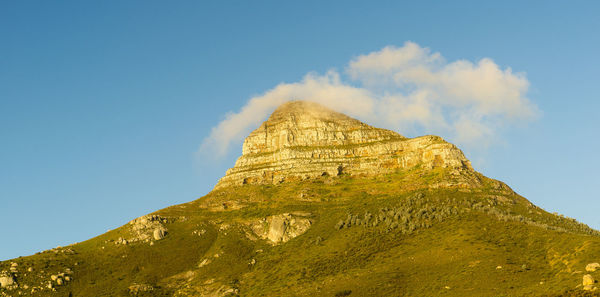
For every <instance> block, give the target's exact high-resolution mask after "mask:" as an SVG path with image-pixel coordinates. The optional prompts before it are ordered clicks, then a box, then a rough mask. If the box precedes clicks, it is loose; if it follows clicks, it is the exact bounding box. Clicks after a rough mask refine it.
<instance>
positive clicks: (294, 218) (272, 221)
mask: <svg viewBox="0 0 600 297" xmlns="http://www.w3.org/2000/svg"><path fill="white" fill-rule="evenodd" d="M308 215H309V214H305V213H294V214H290V213H284V214H280V215H274V216H269V217H266V218H262V219H260V220H258V221H256V222H253V223H252V224H251V225H250V228H251V229H252V232H254V234H256V235H257V236H258V237H260V238H262V239H266V240H268V241H269V242H270V243H271V244H278V243H282V242H287V241H288V240H290V239H292V238H294V237H297V236H299V235H301V234H303V233H304V232H306V231H307V230H308V229H309V228H310V226H311V221H310V220H309V219H308V218H306V216H308Z"/></svg>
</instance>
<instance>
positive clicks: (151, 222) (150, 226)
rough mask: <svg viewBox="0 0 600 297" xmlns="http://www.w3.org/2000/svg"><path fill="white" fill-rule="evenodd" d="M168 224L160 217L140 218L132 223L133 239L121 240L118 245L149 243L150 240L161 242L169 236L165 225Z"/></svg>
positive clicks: (130, 223) (148, 216)
mask: <svg viewBox="0 0 600 297" xmlns="http://www.w3.org/2000/svg"><path fill="white" fill-rule="evenodd" d="M165 223H167V219H166V218H163V217H161V216H159V215H145V216H142V217H139V218H137V219H135V220H133V221H131V222H129V225H130V226H131V231H132V233H133V234H134V236H133V238H130V239H128V240H127V239H122V240H121V239H120V241H117V242H116V243H121V244H127V243H128V242H136V241H144V242H149V241H150V240H152V239H154V240H161V239H163V238H164V237H165V236H166V235H167V228H165V227H164V225H163V224H165Z"/></svg>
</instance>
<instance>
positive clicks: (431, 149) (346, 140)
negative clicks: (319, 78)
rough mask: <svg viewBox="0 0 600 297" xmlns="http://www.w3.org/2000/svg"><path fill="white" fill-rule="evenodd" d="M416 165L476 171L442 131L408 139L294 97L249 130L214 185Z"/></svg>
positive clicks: (372, 172) (273, 181)
mask: <svg viewBox="0 0 600 297" xmlns="http://www.w3.org/2000/svg"><path fill="white" fill-rule="evenodd" d="M415 166H420V168H423V169H425V170H427V169H433V168H437V167H442V168H449V169H451V170H452V171H453V172H454V174H455V175H460V174H461V173H463V172H469V173H470V172H472V171H473V169H472V167H471V163H470V162H469V160H467V158H465V156H464V155H463V153H462V152H461V151H460V150H459V149H458V148H457V147H456V146H454V145H453V144H451V143H448V142H446V141H444V140H443V139H442V138H441V137H438V136H422V137H417V138H412V139H409V138H406V137H404V136H402V135H400V134H398V133H396V132H393V131H390V130H385V129H379V128H375V127H372V126H369V125H367V124H364V123H362V122H360V121H358V120H356V119H353V118H350V117H348V116H346V115H344V114H341V113H338V112H335V111H332V110H329V109H327V108H325V107H323V106H321V105H319V104H317V103H312V102H305V101H293V102H288V103H285V104H283V105H281V106H280V107H279V108H277V109H276V110H275V111H274V112H273V114H272V115H271V116H270V117H269V119H268V120H267V121H265V122H264V123H263V124H262V125H261V126H260V127H259V128H258V129H256V130H254V131H253V132H252V133H250V135H249V136H248V137H247V138H246V140H245V141H244V145H243V151H242V156H241V157H240V158H239V159H238V160H237V162H236V164H235V166H234V167H233V168H231V169H229V170H228V171H227V173H226V175H225V176H224V177H223V178H221V179H220V180H219V183H218V184H217V186H216V187H215V188H216V189H218V188H223V187H227V186H233V185H243V184H276V183H281V182H287V181H297V180H302V179H309V178H314V177H318V176H338V175H340V174H349V175H376V174H381V173H388V172H392V171H395V170H397V169H401V168H405V169H406V168H412V167H415ZM464 182H465V183H467V184H468V181H464Z"/></svg>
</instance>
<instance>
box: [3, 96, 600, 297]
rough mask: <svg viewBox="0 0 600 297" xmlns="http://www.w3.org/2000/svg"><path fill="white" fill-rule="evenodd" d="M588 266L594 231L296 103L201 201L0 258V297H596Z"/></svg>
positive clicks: (423, 140)
mask: <svg viewBox="0 0 600 297" xmlns="http://www.w3.org/2000/svg"><path fill="white" fill-rule="evenodd" d="M522 170H523V169H522ZM565 198H568V197H565ZM596 262H600V234H599V232H598V231H596V230H593V229H590V228H589V227H587V226H586V225H584V224H581V223H578V222H577V221H575V220H573V219H570V218H565V217H563V216H560V215H557V214H550V213H548V212H546V211H544V210H542V209H540V208H538V207H536V206H535V205H533V204H531V203H530V202H529V201H527V200H526V199H525V198H523V197H521V196H519V195H518V194H517V193H515V192H514V191H513V190H512V189H510V188H509V187H508V186H507V185H505V184H504V183H502V182H500V181H496V180H493V179H490V178H487V177H485V176H483V175H481V174H480V173H478V172H476V171H475V170H474V169H473V168H472V167H471V165H470V162H469V161H468V160H467V159H466V158H465V156H464V155H463V153H462V152H461V151H460V150H459V149H458V148H457V147H455V146H454V145H452V144H450V143H447V142H445V141H444V140H443V139H441V138H440V137H437V136H424V137H418V138H413V139H408V138H405V137H403V136H401V135H399V134H397V133H395V132H392V131H388V130H384V129H378V128H374V127H371V126H369V125H366V124H363V123H361V122H359V121H357V120H355V119H352V118H349V117H347V116H345V115H343V114H340V113H336V112H333V111H331V110H328V109H326V108H324V107H322V106H320V105H317V104H314V103H308V102H301V101H300V102H291V103H287V104H284V105H282V106H281V107H279V108H278V109H277V110H276V111H275V112H274V113H273V114H272V115H271V117H270V118H269V119H268V120H267V121H266V122H265V123H263V124H262V125H261V126H260V127H259V128H258V129H256V130H255V131H254V132H252V133H251V134H250V136H249V137H248V138H247V139H246V141H245V142H244V147H243V154H242V156H241V157H240V158H239V159H238V161H237V162H236V164H235V166H234V167H233V168H231V169H230V170H228V171H227V174H226V175H225V176H224V177H223V178H222V179H221V180H220V181H219V182H218V184H217V186H216V187H215V189H214V190H213V191H211V192H210V193H208V194H207V195H206V196H204V197H201V198H199V199H197V200H195V201H192V202H189V203H185V204H181V205H175V206H172V207H169V208H166V209H163V210H160V211H157V212H155V213H153V214H149V215H146V216H143V217H140V218H136V219H134V220H132V221H131V222H129V223H127V224H125V225H123V226H122V227H120V228H118V229H116V230H112V231H109V232H107V233H105V234H103V235H100V236H98V237H96V238H92V239H90V240H87V241H85V242H81V243H77V244H73V245H70V246H67V247H57V248H55V249H52V250H48V251H44V252H40V253H38V254H35V255H32V256H28V257H22V258H18V259H13V260H10V261H4V262H0V286H1V288H0V296H600V294H598V291H597V290H595V288H596V287H597V284H596V282H595V281H594V278H600V269H599V268H600V264H598V265H596V264H594V263H596ZM597 270H598V271H597Z"/></svg>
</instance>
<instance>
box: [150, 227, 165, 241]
mask: <svg viewBox="0 0 600 297" xmlns="http://www.w3.org/2000/svg"><path fill="white" fill-rule="evenodd" d="M166 234H167V232H165V230H164V229H162V228H157V229H154V233H153V236H154V240H161V239H163V238H165V235H166Z"/></svg>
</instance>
